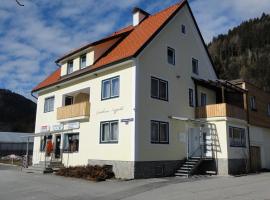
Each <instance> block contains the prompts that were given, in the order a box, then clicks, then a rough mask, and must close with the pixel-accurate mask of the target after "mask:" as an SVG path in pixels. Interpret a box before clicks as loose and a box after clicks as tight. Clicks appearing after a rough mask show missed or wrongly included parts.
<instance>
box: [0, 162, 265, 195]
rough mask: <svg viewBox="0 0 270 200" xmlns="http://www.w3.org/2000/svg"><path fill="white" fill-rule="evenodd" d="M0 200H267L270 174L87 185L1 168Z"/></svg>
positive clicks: (80, 182)
mask: <svg viewBox="0 0 270 200" xmlns="http://www.w3.org/2000/svg"><path fill="white" fill-rule="evenodd" d="M0 199H1V200H15V199H20V200H35V199H37V200H48V199H50V200H60V199H61V200H63V199H65V200H86V199H87V200H91V199H95V200H97V199H100V200H117V199H123V200H135V199H136V200H142V199H143V200H148V199H149V200H150V199H154V200H158V199H162V200H172V199H177V200H179V199H181V200H184V199H189V200H193V199H196V200H197V199H199V200H206V199H207V200H223V199H226V200H228V199H234V200H240V199H241V200H252V199H254V200H270V173H262V174H258V175H249V176H243V177H211V178H205V177H199V178H192V179H189V180H187V179H181V178H173V177H172V178H159V179H141V180H132V181H119V180H109V181H105V182H99V183H94V182H89V181H85V180H79V179H72V178H65V177H58V176H55V175H42V174H27V173H25V172H21V171H20V170H19V169H18V168H11V167H7V166H1V165H0Z"/></svg>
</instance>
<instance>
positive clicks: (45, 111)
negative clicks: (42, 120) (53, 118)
mask: <svg viewBox="0 0 270 200" xmlns="http://www.w3.org/2000/svg"><path fill="white" fill-rule="evenodd" d="M49 99H53V107H52V110H46V101H47V100H49ZM54 101H55V97H54V96H50V97H46V98H45V99H44V109H43V112H44V113H49V112H53V111H54Z"/></svg>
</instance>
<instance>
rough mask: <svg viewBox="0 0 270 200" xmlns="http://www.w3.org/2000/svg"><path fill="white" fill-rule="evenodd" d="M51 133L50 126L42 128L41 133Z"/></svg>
mask: <svg viewBox="0 0 270 200" xmlns="http://www.w3.org/2000/svg"><path fill="white" fill-rule="evenodd" d="M49 131H50V126H47V125H46V126H41V129H40V132H42V133H44V132H49Z"/></svg>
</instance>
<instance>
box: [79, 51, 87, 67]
mask: <svg viewBox="0 0 270 200" xmlns="http://www.w3.org/2000/svg"><path fill="white" fill-rule="evenodd" d="M85 67H86V54H84V55H82V56H81V57H80V68H81V69H83V68H85Z"/></svg>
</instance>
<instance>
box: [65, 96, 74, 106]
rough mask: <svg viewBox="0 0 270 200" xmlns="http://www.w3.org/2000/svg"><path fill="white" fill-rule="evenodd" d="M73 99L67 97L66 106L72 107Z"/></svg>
mask: <svg viewBox="0 0 270 200" xmlns="http://www.w3.org/2000/svg"><path fill="white" fill-rule="evenodd" d="M73 99H74V98H73V97H72V96H67V97H66V98H65V106H69V105H72V104H73Z"/></svg>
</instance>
